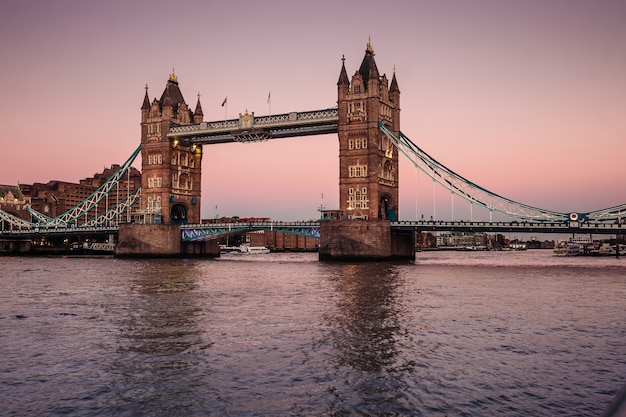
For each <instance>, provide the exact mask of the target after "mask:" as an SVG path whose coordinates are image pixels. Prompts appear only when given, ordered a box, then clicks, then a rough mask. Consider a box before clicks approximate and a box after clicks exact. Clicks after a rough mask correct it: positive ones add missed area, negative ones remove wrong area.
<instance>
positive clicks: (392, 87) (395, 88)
mask: <svg viewBox="0 0 626 417" xmlns="http://www.w3.org/2000/svg"><path fill="white" fill-rule="evenodd" d="M389 92H397V93H399V92H400V89H399V88H398V80H397V79H396V66H395V65H394V66H393V77H392V78H391V85H390V86H389Z"/></svg>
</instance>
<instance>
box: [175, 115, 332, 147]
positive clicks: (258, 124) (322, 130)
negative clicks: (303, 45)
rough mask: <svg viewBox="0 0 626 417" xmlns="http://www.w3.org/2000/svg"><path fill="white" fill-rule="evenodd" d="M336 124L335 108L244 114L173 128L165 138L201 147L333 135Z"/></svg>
mask: <svg viewBox="0 0 626 417" xmlns="http://www.w3.org/2000/svg"><path fill="white" fill-rule="evenodd" d="M338 122H339V111H338V109H337V108H331V109H323V110H313V111H306V112H291V113H285V114H276V115H270V116H260V117H256V116H254V113H252V114H248V113H246V114H245V115H241V116H240V117H239V119H232V120H222V121H216V122H202V123H197V124H192V125H183V126H173V127H172V128H171V130H170V132H169V133H168V134H167V136H168V137H170V138H176V139H179V140H185V139H186V140H189V141H190V142H192V143H201V144H217V143H228V142H257V141H265V140H269V139H279V138H289V137H295V136H310V135H322V134H328V133H337V131H338Z"/></svg>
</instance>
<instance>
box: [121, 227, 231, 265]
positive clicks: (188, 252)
mask: <svg viewBox="0 0 626 417" xmlns="http://www.w3.org/2000/svg"><path fill="white" fill-rule="evenodd" d="M219 255H220V248H219V245H218V244H217V242H212V241H202V242H190V243H185V244H183V243H181V232H180V227H179V226H177V225H167V224H135V223H125V224H120V227H119V233H118V243H117V245H116V246H115V256H116V257H120V258H141V257H196V256H203V257H217V256H219Z"/></svg>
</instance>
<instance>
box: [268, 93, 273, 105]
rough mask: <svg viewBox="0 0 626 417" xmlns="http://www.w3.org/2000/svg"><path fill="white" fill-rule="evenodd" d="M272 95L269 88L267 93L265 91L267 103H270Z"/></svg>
mask: <svg viewBox="0 0 626 417" xmlns="http://www.w3.org/2000/svg"><path fill="white" fill-rule="evenodd" d="M271 95H272V90H270V92H269V93H267V104H270V96H271Z"/></svg>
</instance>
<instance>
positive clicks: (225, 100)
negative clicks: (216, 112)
mask: <svg viewBox="0 0 626 417" xmlns="http://www.w3.org/2000/svg"><path fill="white" fill-rule="evenodd" d="M222 107H224V121H226V120H228V96H226V97H225V98H224V101H222Z"/></svg>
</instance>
